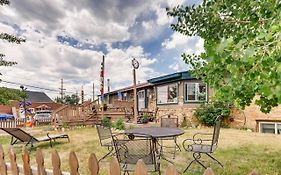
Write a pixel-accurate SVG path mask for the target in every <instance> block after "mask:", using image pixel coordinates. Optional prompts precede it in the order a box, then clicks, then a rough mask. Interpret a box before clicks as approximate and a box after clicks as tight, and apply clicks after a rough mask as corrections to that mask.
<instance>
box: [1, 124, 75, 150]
mask: <svg viewBox="0 0 281 175" xmlns="http://www.w3.org/2000/svg"><path fill="white" fill-rule="evenodd" d="M1 129H2V130H3V131H5V132H7V133H9V134H10V135H11V136H12V139H11V145H14V144H20V143H23V144H25V145H26V146H27V145H30V151H31V148H32V147H33V144H34V143H36V142H46V141H49V142H50V146H51V147H53V144H52V141H56V139H62V138H66V139H67V140H68V142H69V141H70V140H69V137H68V135H67V134H57V135H49V133H47V135H46V136H44V137H38V138H35V137H34V136H32V135H30V134H29V133H27V132H25V131H24V130H22V129H20V128H1Z"/></svg>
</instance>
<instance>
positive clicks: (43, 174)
mask: <svg viewBox="0 0 281 175" xmlns="http://www.w3.org/2000/svg"><path fill="white" fill-rule="evenodd" d="M4 155H5V154H4V150H3V147H2V145H1V144H0V175H7V174H13V175H19V174H24V175H79V174H80V173H79V161H78V158H77V156H76V153H75V152H74V151H72V152H70V154H69V169H70V172H62V171H61V160H60V157H59V154H58V152H57V151H56V150H54V151H53V152H52V155H51V162H52V167H53V169H45V167H44V157H43V154H42V151H41V150H40V149H37V150H36V154H35V158H36V163H37V166H31V165H30V156H29V152H28V151H27V149H26V147H24V148H23V150H22V161H23V165H18V164H17V157H16V154H15V152H14V149H13V147H12V146H10V148H9V152H8V155H9V159H10V163H6V162H5V157H4ZM88 168H89V172H90V175H98V173H99V164H98V159H97V157H96V155H95V154H94V153H92V154H90V156H89V159H88ZM121 173H122V172H121V168H120V166H119V163H118V160H117V158H116V157H113V158H112V160H111V161H110V165H109V172H108V174H109V175H121ZM134 174H135V175H147V174H148V172H147V167H146V165H145V163H144V162H143V161H142V160H138V162H137V164H136V166H135V170H134ZM164 175H180V173H178V171H177V169H176V166H175V165H173V164H169V166H168V167H167V168H166V169H165V170H164ZM203 175H215V173H214V171H213V170H212V169H211V168H207V169H206V170H205V171H204V173H203ZM249 175H258V173H257V172H256V171H255V170H253V171H252V172H251V173H250V174H249Z"/></svg>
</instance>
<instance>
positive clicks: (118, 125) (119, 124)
mask: <svg viewBox="0 0 281 175" xmlns="http://www.w3.org/2000/svg"><path fill="white" fill-rule="evenodd" d="M114 127H115V128H116V129H119V130H124V129H125V123H124V121H123V119H122V118H119V119H118V120H117V121H116V123H115V125H114Z"/></svg>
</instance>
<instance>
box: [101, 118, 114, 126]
mask: <svg viewBox="0 0 281 175" xmlns="http://www.w3.org/2000/svg"><path fill="white" fill-rule="evenodd" d="M101 124H102V125H103V126H105V127H108V128H111V127H112V122H111V120H110V118H108V117H104V118H102V120H101Z"/></svg>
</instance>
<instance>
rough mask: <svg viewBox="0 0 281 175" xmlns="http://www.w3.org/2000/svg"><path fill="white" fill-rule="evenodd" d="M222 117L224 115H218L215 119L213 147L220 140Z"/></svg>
mask: <svg viewBox="0 0 281 175" xmlns="http://www.w3.org/2000/svg"><path fill="white" fill-rule="evenodd" d="M221 119H222V116H218V117H217V118H216V120H215V125H214V132H213V139H212V147H213V146H216V145H217V144H218V141H219V135H220V128H221ZM211 150H212V149H211Z"/></svg>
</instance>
